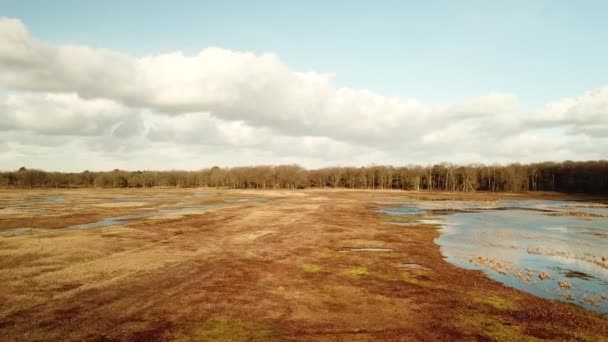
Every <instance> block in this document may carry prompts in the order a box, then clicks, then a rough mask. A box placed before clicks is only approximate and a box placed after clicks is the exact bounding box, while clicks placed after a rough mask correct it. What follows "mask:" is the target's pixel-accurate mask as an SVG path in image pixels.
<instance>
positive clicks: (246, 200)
mask: <svg viewBox="0 0 608 342" xmlns="http://www.w3.org/2000/svg"><path fill="white" fill-rule="evenodd" d="M266 201H268V199H266V198H259V197H256V198H227V199H225V200H224V202H226V203H249V202H266Z"/></svg>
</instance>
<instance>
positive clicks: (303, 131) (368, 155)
mask: <svg viewBox="0 0 608 342" xmlns="http://www.w3.org/2000/svg"><path fill="white" fill-rule="evenodd" d="M2 89H3V90H4V92H5V94H1V93H0V131H2V132H5V133H3V135H5V136H7V134H8V132H10V134H11V135H12V137H11V139H14V140H6V139H5V140H6V141H8V143H7V144H8V145H5V148H4V149H9V150H10V151H16V150H17V146H20V147H19V148H18V150H19V153H21V154H19V155H20V156H23V155H27V153H25V154H24V152H25V150H24V149H26V148H31V149H36V147H35V146H37V145H43V146H44V145H45V142H44V141H45V140H48V139H51V137H55V138H53V139H54V140H53V141H54V143H55V145H58V144H64V145H66V146H67V145H69V146H72V147H71V148H75V149H78V150H79V151H80V150H82V151H83V152H82V153H86V152H85V151H89V152H95V153H99V160H113V161H114V162H116V161H117V160H118V161H120V160H127V159H129V160H131V161H132V162H133V163H141V164H144V165H148V164H149V162H146V161H145V160H144V159H143V157H138V156H144V155H145V156H147V157H150V153H149V151H153V149H152V146H154V148H156V149H157V150H166V151H172V153H173V154H172V156H171V162H173V163H175V164H176V165H175V166H174V167H179V165H182V164H183V165H187V166H188V167H195V165H198V161H192V162H182V161H183V160H189V159H188V158H190V157H194V158H196V156H197V155H198V156H199V157H198V158H199V159H200V158H201V157H200V155H201V154H204V155H205V156H210V155H214V156H216V157H217V158H218V160H217V161H216V162H215V163H213V164H222V163H225V164H251V163H279V162H285V161H291V162H300V163H303V164H305V165H307V166H321V165H331V164H344V163H348V164H355V163H358V164H368V163H395V164H406V163H410V162H419V163H426V162H438V161H442V160H448V161H454V162H493V161H501V162H502V161H514V160H524V161H528V160H542V159H555V158H556V157H559V158H564V159H578V158H582V156H589V157H593V158H605V157H606V152H605V151H607V150H606V148H605V147H606V146H607V143H606V138H605V137H606V136H608V134H607V133H608V121H607V120H608V87H606V88H600V89H598V90H595V91H591V92H589V93H586V94H583V95H581V96H578V97H572V98H566V99H560V100H557V101H555V102H553V103H549V104H547V105H546V106H545V107H544V108H542V109H540V110H537V111H523V110H522V109H521V108H520V106H519V103H518V99H517V97H516V96H514V95H512V94H504V93H490V94H487V95H482V96H479V97H477V98H472V99H465V100H463V101H461V102H459V103H455V104H451V105H433V104H428V103H422V102H420V101H417V100H415V99H403V98H397V97H387V96H382V95H379V94H376V93H374V92H372V91H368V90H358V89H351V88H344V87H342V88H341V87H336V86H335V85H334V84H333V81H332V76H330V75H328V74H323V73H315V72H299V71H295V70H292V69H290V68H289V67H288V66H287V65H285V64H284V63H283V62H282V61H281V59H280V58H279V57H278V56H277V55H275V54H273V53H262V54H255V53H251V52H236V51H230V50H226V49H222V48H216V47H209V48H205V49H203V50H202V51H201V52H200V53H198V54H196V55H192V56H188V55H184V54H183V53H181V52H171V53H164V54H158V55H151V56H143V57H136V56H131V55H129V54H127V53H122V52H118V51H111V50H106V49H96V48H92V47H88V46H81V45H78V46H76V45H59V46H52V45H50V44H47V43H45V42H43V41H41V40H39V39H37V38H35V37H34V36H33V35H32V34H31V33H30V32H29V31H28V29H27V27H25V25H24V24H23V23H22V22H21V21H19V20H16V19H8V18H0V90H2ZM547 128H551V129H550V130H547ZM21 132H26V134H21ZM33 137H35V138H33ZM68 137H69V138H68ZM26 140H27V141H26ZM21 142H23V144H21V145H20V143H21ZM572 144H577V145H576V146H577V147H576V148H574V147H572V146H571V145H572ZM7 146H8V147H7ZM24 146H26V147H24ZM161 146H162V149H161V148H160V147H161ZM56 149H58V147H57V148H56ZM151 149H152V150H151ZM187 151H190V152H187ZM217 151H229V153H231V155H230V156H228V155H227V154H226V153H224V154H222V153H217ZM126 156H128V157H126ZM235 156H238V158H240V159H238V158H237V157H235ZM15 158H17V157H15ZM20 158H22V157H20ZM104 158H105V159H104ZM235 158H237V159H235ZM18 159H19V158H17V159H16V160H18ZM22 159H24V158H22ZM152 159H154V160H155V159H156V158H152ZM91 160H97V159H95V158H93V159H91ZM148 160H149V159H148ZM235 160H236V161H239V160H240V161H241V162H240V163H239V162H236V163H234V162H235ZM23 161H27V158H25V159H24V160H23ZM121 163H122V162H121ZM184 163H185V164H184ZM103 165H105V164H103ZM163 166H166V163H161V164H159V165H157V166H156V167H163ZM61 167H62V166H61V163H60V162H57V163H56V164H51V168H61ZM133 167H136V168H137V167H141V166H140V164H133V165H132V167H131V168H133Z"/></svg>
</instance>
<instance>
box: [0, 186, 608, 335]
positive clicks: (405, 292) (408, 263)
mask: <svg viewBox="0 0 608 342" xmlns="http://www.w3.org/2000/svg"><path fill="white" fill-rule="evenodd" d="M531 197H532V195H514V194H492V193H436V192H403V191H379V190H376V191H371V190H370V191H350V190H321V189H320V190H294V191H278V190H277V191H273V190H268V191H264V190H259V191H257V190H256V191H237V190H235V191H227V190H216V189H140V190H133V189H129V190H117V189H111V190H110V189H98V190H92V189H89V190H44V191H42V190H31V191H21V190H19V191H17V190H2V191H0V283H1V284H2V286H0V303H1V304H0V336H2V337H1V339H2V340H24V341H41V340H62V341H70V340H74V341H76V340H78V341H81V340H96V341H112V340H127V341H165V340H181V341H189V340H192V341H200V340H214V341H222V340H224V341H251V340H259V341H268V340H345V341H353V340H357V341H366V340H421V341H437V340H497V341H504V340H506V341H526V340H530V341H534V340H540V339H557V340H582V341H604V340H608V318H606V317H605V316H602V315H600V314H598V313H594V312H592V311H588V310H585V309H583V308H581V307H578V306H575V305H573V304H568V303H563V302H559V301H552V300H548V299H543V298H539V297H536V296H533V295H532V294H528V293H526V292H522V291H519V290H516V289H513V288H510V287H506V286H504V285H502V284H501V283H499V282H496V281H494V280H491V279H490V278H488V277H487V276H486V275H485V274H484V273H482V272H481V271H474V270H467V269H463V268H459V267H456V266H454V265H452V264H450V263H448V262H447V261H445V259H444V257H443V256H442V254H441V251H440V249H439V247H438V245H436V244H435V243H434V239H435V238H437V237H438V235H439V231H438V227H437V226H436V225H433V224H432V223H414V224H407V225H390V224H386V223H387V222H386V220H387V218H386V217H385V216H383V215H382V214H381V213H380V212H379V211H378V210H379V209H380V208H381V205H380V204H379V203H383V202H385V201H386V202H392V201H395V202H397V201H403V200H408V201H416V200H426V201H433V200H445V199H450V200H468V201H495V200H499V199H505V198H506V199H525V198H531ZM533 197H534V198H543V199H560V200H568V199H580V198H578V197H574V196H564V195H555V194H543V193H541V194H535V195H533Z"/></svg>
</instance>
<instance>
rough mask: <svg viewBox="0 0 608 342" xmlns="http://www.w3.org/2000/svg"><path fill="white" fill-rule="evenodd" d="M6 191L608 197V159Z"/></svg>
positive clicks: (53, 182) (116, 174) (281, 169)
mask: <svg viewBox="0 0 608 342" xmlns="http://www.w3.org/2000/svg"><path fill="white" fill-rule="evenodd" d="M0 187H3V188H20V189H22V188H127V187H133V188H141V187H146V188H148V187H178V188H182V187H183V188H185V187H192V188H194V187H214V188H228V189H303V188H348V189H401V190H429V191H464V192H469V191H492V192H521V191H558V192H566V193H588V194H608V161H587V162H571V161H567V162H561V163H551V162H545V163H535V164H525V165H523V164H510V165H501V166H498V165H480V164H474V165H466V166H464V165H452V164H448V163H443V164H438V165H433V166H426V167H425V166H405V167H393V166H367V167H328V168H322V169H316V170H306V169H304V168H302V167H300V166H297V165H280V166H251V167H232V168H220V167H217V166H215V167H212V168H208V169H202V170H199V171H122V170H113V171H104V172H92V171H84V172H79V173H65V172H46V171H42V170H34V169H27V168H25V167H22V168H21V169H19V170H17V171H9V172H0Z"/></svg>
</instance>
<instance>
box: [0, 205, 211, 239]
mask: <svg viewBox="0 0 608 342" xmlns="http://www.w3.org/2000/svg"><path fill="white" fill-rule="evenodd" d="M216 207H217V206H213V205H208V206H201V207H188V208H180V209H160V210H156V211H152V212H147V213H141V214H130V215H122V216H112V217H106V218H103V219H101V220H99V221H95V222H90V223H83V224H75V225H71V226H68V227H65V228H56V229H42V228H11V229H4V230H0V234H2V235H4V236H9V237H10V236H17V235H23V234H28V233H37V232H44V233H52V232H60V231H66V230H79V229H90V228H101V227H108V226H113V225H117V224H124V223H126V222H128V221H131V220H136V219H140V218H148V217H154V216H161V215H174V214H183V215H188V214H193V213H197V212H200V211H201V210H208V209H213V208H216Z"/></svg>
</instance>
